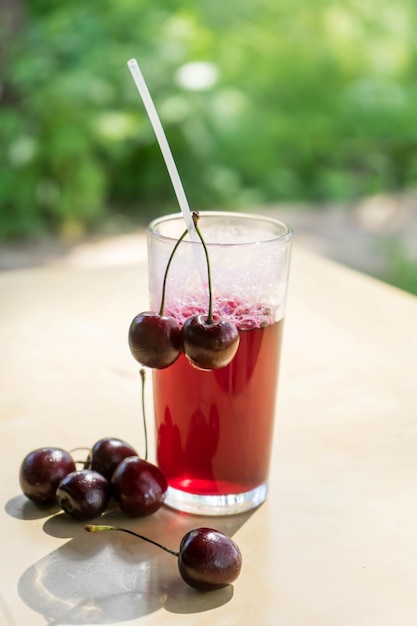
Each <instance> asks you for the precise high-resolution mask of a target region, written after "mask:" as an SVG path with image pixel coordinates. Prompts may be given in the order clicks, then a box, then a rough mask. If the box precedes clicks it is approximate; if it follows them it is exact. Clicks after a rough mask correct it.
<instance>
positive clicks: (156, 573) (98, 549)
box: [18, 507, 249, 624]
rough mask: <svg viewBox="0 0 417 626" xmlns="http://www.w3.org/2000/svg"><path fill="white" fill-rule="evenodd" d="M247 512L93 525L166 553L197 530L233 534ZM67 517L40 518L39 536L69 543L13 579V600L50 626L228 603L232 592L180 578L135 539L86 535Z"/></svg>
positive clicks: (165, 515) (172, 514) (165, 514)
mask: <svg viewBox="0 0 417 626" xmlns="http://www.w3.org/2000/svg"><path fill="white" fill-rule="evenodd" d="M248 517H249V514H245V515H239V516H230V517H224V518H218V517H216V518H212V517H209V518H207V517H195V516H191V515H185V514H181V513H178V512H177V511H173V510H171V509H168V508H166V507H162V509H160V510H159V511H158V512H157V513H156V514H154V515H152V516H150V517H148V518H141V519H137V518H136V519H135V518H128V517H127V516H126V515H124V514H123V513H122V512H121V511H119V510H117V509H114V510H111V511H109V512H108V513H106V514H105V515H103V516H101V517H100V518H99V519H96V520H95V522H96V523H103V524H114V525H117V526H122V527H124V528H129V529H131V530H134V531H136V532H140V533H142V534H144V535H146V536H148V537H150V538H151V539H153V540H155V541H158V542H160V543H162V544H164V545H168V547H171V548H173V549H178V546H179V544H180V541H181V539H182V537H183V536H184V534H185V533H186V532H188V530H191V529H192V528H196V527H199V526H210V527H216V528H217V529H219V530H222V531H223V532H225V533H227V534H229V535H233V534H234V533H235V532H236V531H237V530H238V528H239V527H240V526H242V524H244V523H245V521H246V520H247V519H248ZM83 526H84V524H82V523H80V522H76V521H75V520H73V519H71V518H69V517H68V516H67V515H66V514H64V513H61V514H59V515H54V516H52V517H50V518H49V519H48V520H46V521H45V524H44V531H45V532H46V533H47V534H49V535H51V536H54V537H58V538H69V541H68V542H67V543H66V544H64V545H63V546H61V547H59V548H58V549H57V550H55V551H54V552H52V553H50V554H48V555H46V556H45V557H43V558H42V559H40V560H39V561H38V562H37V563H35V564H33V565H31V566H30V567H29V568H28V569H27V570H26V571H25V572H24V573H23V574H22V576H21V577H20V580H19V584H18V591H19V595H20V597H21V598H22V600H23V601H24V602H25V604H27V605H28V606H29V607H30V608H31V609H33V610H35V611H37V612H38V613H40V614H41V615H43V616H44V618H45V620H46V621H47V622H48V623H50V624H59V623H65V624H111V623H118V622H124V621H128V620H132V619H138V618H140V617H142V616H144V615H148V614H150V613H153V612H155V611H158V610H160V609H165V610H166V611H168V612H170V613H177V614H190V613H200V612H206V611H210V610H213V609H215V608H218V607H219V606H222V605H224V604H226V603H227V602H229V601H230V600H231V599H232V597H233V587H232V586H229V587H226V588H224V589H220V590H217V591H213V592H209V593H203V592H198V591H196V590H194V589H191V588H190V587H188V585H187V584H186V583H185V582H184V581H183V580H182V578H181V576H180V574H179V571H178V566H177V559H176V557H174V556H172V555H170V554H167V553H166V552H163V551H162V550H159V549H158V548H157V547H155V546H153V545H151V544H149V543H146V542H145V541H142V540H140V539H138V538H136V537H133V536H131V535H127V534H125V533H119V532H114V531H109V532H102V533H94V534H90V533H87V532H85V530H84V528H83Z"/></svg>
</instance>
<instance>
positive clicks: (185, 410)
mask: <svg viewBox="0 0 417 626" xmlns="http://www.w3.org/2000/svg"><path fill="white" fill-rule="evenodd" d="M243 326H245V325H244V324H243ZM246 326H248V327H249V326H250V324H249V325H246ZM252 326H253V325H252ZM282 326H283V321H282V320H281V321H279V322H274V323H269V324H267V325H263V326H255V327H252V328H248V329H247V330H243V329H239V335H240V343H239V348H238V351H237V353H236V356H235V357H234V359H233V360H232V362H231V363H230V364H229V365H227V366H226V367H224V368H222V369H218V370H214V371H209V372H206V371H201V370H198V369H195V368H194V367H192V366H191V365H190V364H189V362H188V361H187V359H186V357H185V356H184V355H183V354H181V356H180V357H179V359H178V360H177V361H176V362H175V363H174V364H173V365H171V366H170V367H168V368H166V369H163V370H154V373H153V384H154V402H155V417H156V435H157V462H158V465H159V466H160V468H161V469H162V471H163V472H164V474H165V476H166V477H167V480H168V483H169V485H170V486H171V487H173V488H175V489H179V490H182V491H185V492H188V493H192V494H197V495H227V494H238V493H243V492H246V491H249V490H252V489H254V488H256V487H258V486H259V485H262V484H263V483H265V482H266V480H267V477H268V468H269V458H270V451H271V443H272V435H273V423H274V413H275V399H276V387H277V381H278V368H279V354H280V347H281V336H282Z"/></svg>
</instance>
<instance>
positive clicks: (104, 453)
mask: <svg viewBox="0 0 417 626" xmlns="http://www.w3.org/2000/svg"><path fill="white" fill-rule="evenodd" d="M137 454H138V453H137V451H136V450H135V448H133V447H132V446H131V445H130V444H129V443H127V442H126V441H123V440H122V439H118V438H117V437H104V438H103V439H99V441H96V443H95V444H94V446H93V447H92V448H91V454H90V463H91V465H90V467H91V469H92V470H94V471H96V472H99V474H102V475H103V476H104V478H107V480H110V479H111V477H112V475H113V472H114V470H115V469H116V467H117V466H118V465H119V463H120V462H121V461H123V459H125V458H126V457H128V456H137Z"/></svg>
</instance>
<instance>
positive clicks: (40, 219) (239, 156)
mask: <svg viewBox="0 0 417 626" xmlns="http://www.w3.org/2000/svg"><path fill="white" fill-rule="evenodd" d="M14 6H15V10H16V11H17V8H18V6H19V3H18V2H17V0H16V3H15V5H14ZM24 8H25V10H24V11H23V19H22V21H21V23H20V26H18V27H16V26H15V27H14V28H13V30H12V31H11V30H10V29H7V28H6V27H3V32H0V36H1V37H2V40H3V42H5V43H6V44H7V45H5V44H4V43H3V45H2V49H4V54H3V61H2V66H1V69H2V74H3V77H2V84H3V89H2V92H1V99H0V120H1V121H0V147H1V154H2V160H3V161H4V164H3V166H2V169H1V171H0V238H7V237H16V236H27V235H32V234H36V233H38V232H42V231H45V230H49V231H53V232H61V233H64V234H77V233H80V232H81V233H82V232H83V231H85V230H86V229H88V228H90V227H94V226H95V225H96V224H98V223H100V222H101V221H102V220H103V218H105V217H106V215H112V214H125V215H128V216H129V217H130V218H132V219H140V217H141V216H144V214H145V213H149V212H152V214H156V213H162V212H165V211H167V210H177V205H176V201H175V197H174V195H173V191H172V188H171V184H170V181H169V178H168V175H167V172H166V169H165V166H164V163H163V160H162V157H161V155H160V152H159V148H158V146H157V144H156V141H155V138H154V136H153V132H152V129H151V127H150V124H149V121H148V119H147V117H146V114H145V111H144V109H143V106H142V103H141V101H140V98H139V95H138V93H137V91H136V88H135V86H134V84H133V81H132V79H131V77H130V74H129V72H128V69H127V66H126V62H127V60H128V59H129V58H131V57H136V58H137V59H138V61H139V63H140V65H141V68H142V71H143V73H144V75H145V78H146V80H147V83H148V85H149V88H150V90H151V92H152V95H153V97H154V100H155V103H156V106H157V108H158V110H159V112H160V115H161V118H162V122H163V125H164V127H165V129H166V132H167V135H168V139H169V142H170V145H171V148H172V151H173V153H174V156H175V159H176V161H177V165H178V168H179V171H180V174H181V177H182V179H183V183H184V187H185V189H186V192H187V195H188V197H189V200H190V204H191V205H192V206H193V208H204V207H216V206H222V207H229V208H230V207H243V206H247V205H253V204H258V203H266V202H277V201H280V200H285V201H291V200H305V201H309V200H314V201H317V200H322V199H325V200H330V199H352V198H355V197H358V196H361V195H364V194H369V193H375V192H378V191H389V190H394V189H400V188H404V187H410V186H413V185H415V184H416V178H417V156H416V154H417V153H416V145H417V125H416V124H415V111H414V109H415V101H416V95H417V93H416V91H417V87H416V84H415V66H416V63H417V49H416V46H417V43H416V42H417V40H416V38H415V34H414V33H415V28H414V25H415V18H416V14H417V5H416V4H415V3H414V2H412V0H398V2H396V3H395V4H392V3H391V4H390V3H386V2H385V1H383V0H369V1H368V2H366V3H365V2H359V1H358V0H345V2H344V3H340V2H336V1H334V0H316V1H315V2H307V0H301V1H300V2H293V1H291V2H290V1H289V0H256V1H255V0H247V1H246V2H245V3H241V2H238V1H237V0H230V1H229V2H224V0H222V1H221V2H220V1H219V0H210V2H207V1H205V0H193V1H191V0H183V1H182V2H178V1H177V0H169V1H168V0H160V1H159V2H158V3H155V2H152V1H151V0H118V2H114V0H100V1H98V0H90V2H84V1H83V0H72V2H71V3H56V2H52V1H50V0H32V1H31V2H30V3H29V2H27V3H26V6H25V7H24ZM201 61H202V62H205V63H208V64H209V65H208V66H207V65H206V66H205V69H208V70H216V71H217V72H218V78H217V80H215V81H214V82H213V84H212V85H209V84H207V85H206V87H205V88H200V89H197V88H195V87H196V86H197V85H196V84H194V87H193V85H189V84H187V83H186V82H184V79H183V80H182V81H181V80H180V78H179V77H181V74H180V72H181V70H184V69H187V67H188V69H190V66H189V65H188V66H187V64H189V63H192V62H201ZM203 69H204V67H203ZM201 76H204V75H203V74H202V70H201V68H200V74H198V75H197V78H199V77H201ZM194 80H195V77H194ZM203 87H204V86H203Z"/></svg>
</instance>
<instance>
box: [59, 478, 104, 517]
mask: <svg viewBox="0 0 417 626" xmlns="http://www.w3.org/2000/svg"><path fill="white" fill-rule="evenodd" d="M56 500H57V502H58V505H59V506H60V507H61V509H62V510H63V511H65V513H68V515H71V517H74V518H75V519H78V520H88V519H92V518H93V517H98V516H99V515H101V514H102V513H104V511H105V510H106V508H107V505H108V503H109V500H110V485H109V481H108V480H107V479H106V478H104V476H102V475H101V474H99V473H98V472H94V471H93V470H90V469H83V470H78V471H75V472H71V473H70V474H68V475H67V476H65V478H63V479H62V480H61V482H60V483H59V485H58V488H57V490H56Z"/></svg>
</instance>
